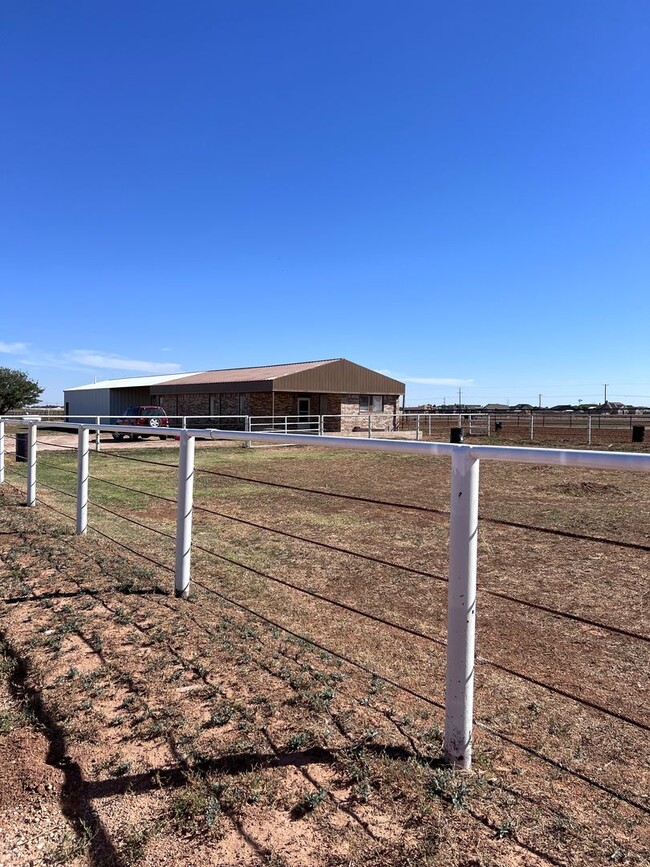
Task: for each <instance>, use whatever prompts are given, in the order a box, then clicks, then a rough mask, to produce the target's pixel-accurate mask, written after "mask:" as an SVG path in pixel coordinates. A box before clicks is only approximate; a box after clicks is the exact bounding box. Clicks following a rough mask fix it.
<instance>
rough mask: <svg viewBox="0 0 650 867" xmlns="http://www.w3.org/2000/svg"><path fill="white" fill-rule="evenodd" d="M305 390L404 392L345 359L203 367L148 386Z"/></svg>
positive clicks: (190, 390) (164, 390) (162, 389)
mask: <svg viewBox="0 0 650 867" xmlns="http://www.w3.org/2000/svg"><path fill="white" fill-rule="evenodd" d="M263 391H267V392H271V391H274V392H305V393H312V394H314V393H316V394H318V393H320V394H391V395H401V394H404V383H403V382H398V381H397V380H396V379H391V378H390V377H388V376H385V375H384V374H382V373H378V372H377V371H375V370H370V369H369V368H367V367H361V365H359V364H355V363H354V362H352V361H348V360H347V359H346V358H330V359H326V360H324V361H301V362H298V363H297V364H272V365H267V366H265V367H236V368H231V369H229V370H206V371H203V372H200V373H192V374H189V375H187V376H179V377H178V378H177V379H172V380H169V381H168V382H165V383H161V384H160V385H157V386H155V388H154V389H152V392H151V393H152V394H156V395H163V394H216V393H219V392H221V393H225V392H240V393H241V392H263Z"/></svg>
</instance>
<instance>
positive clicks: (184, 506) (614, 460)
mask: <svg viewBox="0 0 650 867" xmlns="http://www.w3.org/2000/svg"><path fill="white" fill-rule="evenodd" d="M7 424H9V425H11V426H15V425H17V424H22V425H26V426H27V428H28V430H27V448H26V454H25V458H26V463H27V497H26V500H27V505H28V506H35V505H36V502H37V457H38V452H37V435H38V429H39V426H40V427H46V428H47V427H49V425H48V423H47V422H39V421H35V420H27V421H21V422H18V420H16V419H0V483H2V482H4V480H5V426H6V425H7ZM57 426H58V427H61V428H62V429H63V430H68V431H71V432H74V431H76V432H77V437H78V446H77V493H76V532H77V533H78V534H85V533H86V532H87V529H88V479H89V433H90V431H91V430H95V429H96V428H97V425H89V424H74V423H70V422H67V423H63V422H61V423H60V424H59V425H57ZM100 427H101V430H102V431H107V432H110V433H112V432H120V433H134V434H138V433H142V427H141V426H137V425H134V426H128V427H127V426H124V425H120V426H118V425H101V426H100ZM166 432H167V433H169V434H170V435H174V436H176V437H177V438H178V440H179V447H180V454H179V465H178V488H177V515H176V537H175V581H174V589H175V593H176V595H177V596H178V597H181V598H187V596H188V593H189V589H190V581H191V554H192V512H193V484H194V456H195V444H196V440H197V439H226V440H233V441H240V442H250V441H256V442H260V443H266V444H277V443H293V444H297V445H310V446H324V447H327V448H341V449H357V450H364V451H368V450H371V451H386V452H401V453H409V454H415V455H420V456H422V455H442V456H446V457H449V458H451V508H450V543H449V572H448V574H449V584H448V604H447V674H446V700H445V732H444V754H445V757H446V759H447V761H448V762H449V763H450V764H452V765H456V766H460V767H463V768H469V767H470V764H471V752H472V721H473V702H474V664H475V659H474V644H475V619H476V572H477V550H478V549H477V541H478V505H479V484H478V483H479V466H480V461H481V460H488V461H490V460H492V461H509V462H519V463H529V464H545V465H550V466H566V467H579V468H585V469H586V468H594V469H600V470H604V469H608V470H621V471H636V472H647V473H650V455H645V454H638V453H624V452H598V451H576V450H569V449H541V448H535V449H530V448H521V447H507V446H489V445H455V444H450V443H440V442H414V441H412V440H380V439H370V440H367V439H359V438H354V437H341V436H322V435H317V434H315V435H314V434H305V433H291V432H284V431H283V432H280V433H277V432H261V431H255V430H245V431H233V430H223V429H204V428H197V429H192V428H189V429H183V428H169V429H168V430H167V431H166Z"/></svg>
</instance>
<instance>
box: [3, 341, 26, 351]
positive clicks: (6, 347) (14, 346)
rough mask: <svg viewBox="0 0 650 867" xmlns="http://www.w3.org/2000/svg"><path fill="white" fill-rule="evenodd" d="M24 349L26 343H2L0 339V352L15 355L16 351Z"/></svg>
mask: <svg viewBox="0 0 650 867" xmlns="http://www.w3.org/2000/svg"><path fill="white" fill-rule="evenodd" d="M26 349H27V344H26V343H4V342H3V341H2V340H0V352H6V353H7V354H8V355H16V353H18V352H24V351H25V350H26Z"/></svg>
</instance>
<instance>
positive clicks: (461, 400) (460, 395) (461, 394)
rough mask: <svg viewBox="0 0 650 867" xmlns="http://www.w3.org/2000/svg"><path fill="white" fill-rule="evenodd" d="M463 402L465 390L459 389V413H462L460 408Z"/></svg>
mask: <svg viewBox="0 0 650 867" xmlns="http://www.w3.org/2000/svg"><path fill="white" fill-rule="evenodd" d="M462 402H463V390H462V388H459V389H458V412H460V407H461V404H462Z"/></svg>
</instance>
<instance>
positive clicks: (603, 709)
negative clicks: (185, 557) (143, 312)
mask: <svg viewBox="0 0 650 867" xmlns="http://www.w3.org/2000/svg"><path fill="white" fill-rule="evenodd" d="M44 487H48V488H49V489H50V490H53V491H56V492H58V493H63V494H66V492H65V491H59V489H58V488H53V487H51V486H48V485H44ZM66 496H70V497H72V496H74V495H72V494H66ZM89 505H93V506H95V507H96V508H99V509H101V510H102V511H105V512H107V513H108V514H110V515H113V516H114V517H116V518H121V519H122V520H124V521H127V522H128V523H131V524H134V525H135V526H137V527H141V528H142V529H144V530H149V531H151V532H152V533H157V534H158V535H160V536H163V537H165V538H167V539H171V540H172V541H175V536H174V535H173V534H171V533H165V532H164V531H163V530H158V529H157V528H156V527H151V526H150V525H148V524H144V523H142V522H140V521H137V520H135V519H133V518H128V517H126V516H125V515H120V514H119V513H118V512H115V511H113V510H112V509H109V508H108V507H106V506H102V505H100V504H99V503H96V502H92V501H89ZM245 523H249V522H245ZM93 529H96V528H93ZM107 538H109V537H107ZM317 544H318V543H317ZM125 547H126V546H125ZM194 547H195V548H196V549H197V550H199V551H202V552H203V553H205V554H209V555H211V556H213V557H216V558H217V559H219V560H223V561H224V562H226V563H230V564H231V565H233V566H237V567H239V568H241V569H245V570H246V571H249V572H252V573H254V574H255V575H258V576H260V577H262V578H266V579H268V580H269V581H273V582H275V583H277V584H281V585H283V586H285V587H288V588H290V589H292V590H296V591H297V592H299V593H303V594H305V595H306V596H311V597H312V598H314V599H318V600H319V601H322V602H326V603H328V604H330V605H334V606H336V607H337V608H341V609H343V610H345V611H349V612H351V613H353V614H357V615H359V616H361V617H365V618H367V619H369V620H373V621H375V622H377V623H381V624H382V625H384V626H389V627H391V628H393V629H397V630H399V631H400V632H404V633H406V634H409V635H413V636H415V637H417V638H422V639H424V640H425V641H430V642H432V643H434V644H438V645H440V646H442V647H446V645H447V642H446V641H444V640H442V639H440V638H436V637H434V636H431V635H428V634H426V633H424V632H420V631H419V630H417V629H411V628H410V627H408V626H403V625H401V624H398V623H395V622H394V621H391V620H386V619H384V618H381V617H378V616H377V615H374V614H370V613H368V612H366V611H361V610H360V609H358V608H355V607H354V606H352V605H348V604H346V603H344V602H340V601H338V600H336V599H331V598H330V597H328V596H324V595H322V594H320V593H317V592H315V591H312V590H308V589H306V588H304V587H300V586H299V585H297V584H294V583H292V582H291V581H286V580H284V579H282V578H277V577H276V576H273V575H269V574H268V573H266V572H263V571H261V570H259V569H255V568H254V567H251V566H248V565H246V564H244V563H241V562H239V561H237V560H234V559H232V558H229V557H226V556H224V555H222V554H218V553H217V552H216V551H211V550H210V549H208V548H205V547H203V546H201V545H196V544H195V545H194ZM127 550H132V549H131V548H128V547H127ZM156 562H157V561H156ZM476 661H477V663H478V664H480V665H487V666H490V667H491V668H495V669H498V670H499V671H503V672H505V673H507V674H510V675H512V676H513V677H517V678H519V679H521V680H524V681H526V682H527V683H531V684H533V685H534V686H539V687H541V688H542V689H546V690H548V691H549V692H553V693H555V694H557V695H561V696H562V697H563V698H567V699H569V700H571V701H575V702H576V703H577V704H581V705H583V706H585V707H588V708H590V709H591V710H595V711H597V712H599V713H602V714H605V715H607V716H611V717H614V718H616V719H619V720H620V721H621V722H624V723H628V724H629V725H632V726H635V727H636V728H639V729H642V730H644V731H650V726H648V725H646V724H644V723H642V722H640V721H639V720H636V719H634V718H633V717H629V716H627V715H625V714H621V713H618V712H617V711H613V710H611V709H609V708H607V707H605V706H604V705H600V704H598V703H597V702H593V701H590V700H589V699H585V698H582V697H581V696H577V695H574V694H573V693H570V692H568V691H566V690H564V689H562V688H560V687H557V686H554V685H552V684H549V683H545V682H544V681H541V680H538V679H537V678H534V677H531V676H530V675H526V674H523V673H522V672H519V671H516V670H515V669H513V668H509V667H508V666H506V665H503V664H501V663H498V662H495V661H494V660H491V659H486V658H484V657H480V656H479V657H477V659H476Z"/></svg>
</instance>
